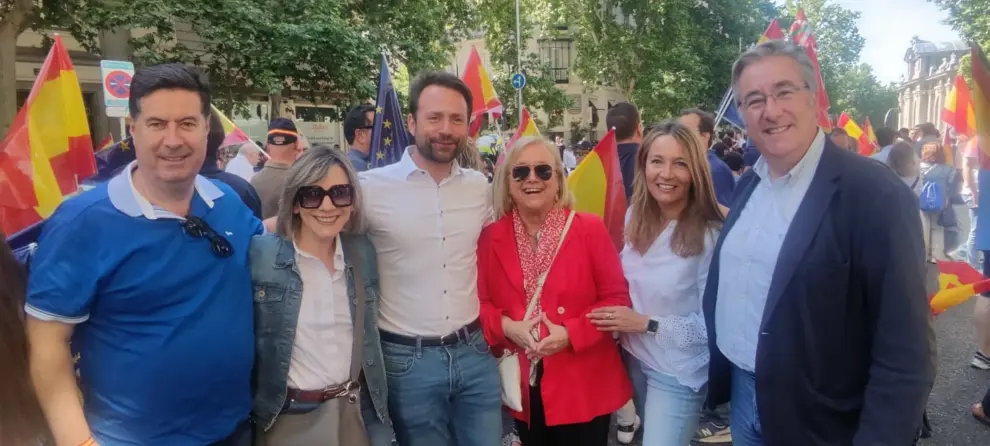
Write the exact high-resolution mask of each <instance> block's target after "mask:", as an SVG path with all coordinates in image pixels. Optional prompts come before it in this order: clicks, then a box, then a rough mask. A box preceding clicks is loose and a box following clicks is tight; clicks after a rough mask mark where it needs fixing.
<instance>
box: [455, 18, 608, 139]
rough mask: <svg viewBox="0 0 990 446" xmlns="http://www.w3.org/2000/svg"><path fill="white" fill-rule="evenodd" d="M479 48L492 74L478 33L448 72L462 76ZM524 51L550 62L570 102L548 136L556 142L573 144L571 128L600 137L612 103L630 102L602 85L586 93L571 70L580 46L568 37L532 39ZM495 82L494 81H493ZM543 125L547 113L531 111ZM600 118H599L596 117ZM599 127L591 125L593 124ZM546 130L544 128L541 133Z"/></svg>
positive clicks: (589, 136) (460, 49) (464, 44)
mask: <svg viewBox="0 0 990 446" xmlns="http://www.w3.org/2000/svg"><path fill="white" fill-rule="evenodd" d="M472 48H477V49H478V55H480V56H481V63H482V64H484V65H485V67H486V68H487V69H488V74H489V75H492V64H491V59H490V56H489V52H488V49H487V47H486V46H485V37H484V34H483V33H475V34H473V35H472V36H471V38H470V39H468V40H465V41H462V42H460V43H458V45H457V50H456V52H455V54H454V58H453V60H452V61H451V65H450V66H448V68H447V70H448V71H449V72H451V73H454V74H456V75H457V76H461V75H462V74H463V70H464V67H465V65H467V60H468V57H469V56H470V55H471V49H472ZM524 52H525V53H526V54H528V53H534V54H537V55H539V57H540V59H541V60H543V61H545V62H548V63H550V67H551V73H552V76H553V78H554V82H556V84H557V88H559V89H560V90H561V91H563V92H564V94H566V95H567V97H568V98H569V99H570V100H571V107H569V108H567V109H566V110H563V116H561V124H560V125H557V126H555V127H552V128H550V129H549V133H548V134H545V135H543V136H546V137H548V138H550V139H553V138H554V137H556V136H560V137H562V138H564V141H568V142H569V141H572V140H574V139H576V138H572V136H574V135H572V129H573V128H575V127H580V128H583V129H588V130H590V131H589V132H588V134H587V135H585V136H584V137H585V138H587V139H588V140H589V141H594V140H597V139H599V138H601V137H602V136H603V135H604V134H605V133H606V132H607V131H608V129H607V128H606V127H605V114H606V113H607V111H608V109H609V108H610V107H611V105H612V104H615V103H618V102H622V101H626V100H627V99H626V98H625V96H623V95H622V93H621V92H620V91H619V89H617V88H615V87H610V86H602V85H599V86H597V88H595V89H594V90H592V91H590V92H588V91H585V88H584V82H583V81H582V80H581V78H580V77H579V76H578V75H577V73H575V72H574V70H573V69H572V67H573V64H574V62H575V61H576V60H577V57H578V54H577V46H576V45H574V43H573V42H572V41H571V39H569V38H567V37H556V38H546V39H541V38H537V39H530V41H529V42H526V44H525V48H524ZM493 81H494V80H493ZM499 100H500V101H502V103H503V104H514V103H515V102H516V101H517V98H516V95H513V96H512V97H508V98H502V97H500V98H499ZM525 105H526V89H525V88H523V106H525ZM529 111H530V113H532V114H533V115H535V116H536V117H537V118H538V119H539V120H540V122H543V123H546V122H548V117H547V114H546V112H544V111H543V110H538V109H532V108H530V109H529ZM596 115H597V116H596ZM593 122H594V123H596V124H597V125H594V126H592V123H593ZM517 124H518V123H517V122H512V123H509V124H507V125H508V127H509V130H515V128H516V126H517ZM542 130H543V129H541V131H542Z"/></svg>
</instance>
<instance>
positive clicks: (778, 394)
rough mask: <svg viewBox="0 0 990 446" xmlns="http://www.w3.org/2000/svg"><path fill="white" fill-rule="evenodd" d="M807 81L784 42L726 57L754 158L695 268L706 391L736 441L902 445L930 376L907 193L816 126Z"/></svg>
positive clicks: (912, 432)
mask: <svg viewBox="0 0 990 446" xmlns="http://www.w3.org/2000/svg"><path fill="white" fill-rule="evenodd" d="M816 84H817V79H816V78H815V76H814V69H813V68H812V65H811V62H810V60H809V59H808V56H807V55H806V54H805V52H804V49H803V48H800V47H798V46H796V45H794V44H792V43H789V42H785V41H770V42H766V43H763V44H761V45H757V46H756V47H754V48H753V49H751V50H749V51H747V52H746V53H745V54H743V55H742V56H741V57H740V59H739V60H738V61H736V63H735V66H734V67H733V70H732V88H733V89H734V90H735V93H736V97H738V98H739V104H740V108H739V110H740V112H742V114H743V117H744V121H745V123H746V130H747V132H748V134H749V135H750V137H751V138H752V139H753V142H754V144H755V145H756V147H758V148H759V150H760V152H761V154H762V157H761V158H760V160H759V161H757V162H756V165H755V166H754V167H753V169H752V170H751V171H749V172H747V173H746V174H745V175H743V177H742V178H741V179H740V181H739V184H738V186H737V190H736V197H735V200H734V201H733V203H732V204H731V205H730V206H729V208H730V212H729V215H728V217H727V219H726V221H725V223H724V224H723V226H722V230H721V233H720V235H719V239H718V242H717V243H716V245H715V252H714V254H713V259H712V263H711V268H710V269H709V273H708V281H707V285H706V287H705V295H704V303H703V307H704V313H705V323H706V327H707V330H708V344H709V349H710V352H711V362H710V365H709V381H708V392H709V399H710V400H709V401H710V402H711V403H713V404H720V403H724V402H727V401H730V400H731V402H732V417H731V424H732V442H733V444H734V445H736V446H764V445H765V446H792V445H801V446H826V445H853V446H858V445H863V446H866V445H871V446H872V445H910V444H912V441H914V440H915V438H916V434H917V431H918V428H919V426H920V424H921V420H922V413H923V412H924V409H925V404H926V403H927V401H928V394H929V392H930V391H931V388H932V384H933V382H934V379H935V365H934V348H935V346H934V342H933V336H931V335H932V333H933V330H932V325H931V324H932V316H931V309H930V308H929V305H928V299H927V296H926V294H925V283H924V277H925V252H924V243H923V240H922V233H921V219H919V218H918V207H917V206H918V199H917V197H916V196H915V195H914V194H913V193H912V192H911V191H910V190H909V189H908V188H906V187H904V183H903V181H901V179H900V178H898V177H897V176H896V175H895V174H894V173H893V172H892V171H891V170H890V169H888V168H886V167H885V166H883V165H882V164H880V163H877V162H875V161H873V160H870V159H868V158H866V157H862V156H859V155H857V154H855V153H852V152H849V151H847V150H844V149H843V148H840V147H838V146H836V145H835V144H834V143H832V142H831V141H829V140H828V138H827V137H826V136H825V134H824V133H823V132H822V131H821V130H820V129H819V128H818V125H817V110H818V105H817V103H816V102H817V101H816V99H815V95H814V91H815V89H816ZM863 191H870V193H868V194H864V193H863Z"/></svg>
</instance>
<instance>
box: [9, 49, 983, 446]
mask: <svg viewBox="0 0 990 446" xmlns="http://www.w3.org/2000/svg"><path fill="white" fill-rule="evenodd" d="M816 82H817V79H816V77H815V76H814V70H813V69H812V68H811V62H810V61H809V60H808V58H807V55H806V54H805V51H804V50H803V49H802V48H799V47H797V46H795V45H793V44H791V43H788V42H783V41H771V42H767V43H763V44H760V45H758V46H755V47H753V48H752V49H750V50H749V51H747V52H746V53H744V54H743V55H742V56H741V57H740V58H739V59H738V60H737V61H736V63H735V64H734V67H733V72H732V88H733V89H734V92H735V94H736V97H738V98H739V102H738V106H739V110H740V113H741V114H742V116H743V118H744V121H745V124H746V129H745V131H746V135H747V140H746V142H745V144H742V143H741V141H740V137H739V136H737V135H723V139H722V141H721V142H719V141H714V142H715V144H713V140H714V139H717V136H718V135H717V132H716V123H715V122H714V119H713V117H712V116H711V115H710V114H708V113H706V112H704V111H702V110H697V109H690V110H685V111H684V112H683V113H681V115H680V116H678V117H674V118H672V119H670V120H668V121H665V122H662V123H657V124H652V125H648V126H644V125H643V123H642V121H641V118H640V116H639V112H638V110H637V109H636V107H635V106H634V105H633V104H629V103H620V104H616V105H615V106H614V107H612V108H611V109H610V110H609V112H608V116H607V117H606V125H608V126H609V127H610V128H615V134H616V139H617V141H618V157H619V161H620V165H621V172H622V180H623V183H624V185H625V189H626V190H625V192H626V195H627V198H628V203H629V208H628V211H627V214H626V223H625V244H624V247H622V249H620V250H616V248H615V246H614V245H613V243H612V242H611V240H610V237H609V234H608V231H607V229H606V227H605V224H604V223H603V222H602V220H601V219H600V218H599V217H597V216H595V215H590V214H584V213H580V212H574V211H573V210H572V209H571V208H572V206H573V197H572V195H571V194H570V192H569V191H568V188H567V181H566V179H565V176H566V172H567V169H568V167H567V163H568V161H565V158H566V157H565V156H564V154H563V153H562V151H561V150H560V148H559V147H558V146H557V145H556V144H554V143H551V142H549V141H545V140H543V139H541V138H538V137H524V138H521V139H520V140H518V141H516V142H515V143H514V144H513V145H512V146H511V147H509V148H508V149H507V152H506V156H505V158H506V159H505V162H504V164H502V165H500V166H498V167H497V168H495V169H494V172H492V174H493V177H492V182H491V184H489V179H488V178H486V176H485V175H484V174H483V173H482V172H481V171H480V170H481V169H482V166H483V161H482V157H481V155H480V154H479V153H478V151H477V150H476V149H473V146H472V144H471V143H470V142H469V137H468V124H469V117H470V116H471V104H472V98H471V92H470V90H469V89H468V88H467V86H465V84H464V83H463V82H462V81H461V80H459V79H458V78H456V77H455V76H453V75H451V74H449V73H445V72H428V73H422V74H420V75H419V76H417V77H416V78H415V79H414V80H413V81H412V83H411V85H410V92H409V107H408V111H409V116H408V123H407V124H408V129H409V132H410V134H411V135H412V136H413V140H414V144H413V145H412V146H410V147H409V148H408V149H407V150H406V151H405V152H404V154H403V155H402V158H401V159H400V160H399V162H397V163H395V164H391V165H388V166H385V167H380V168H376V169H370V170H369V169H368V164H369V157H370V156H371V154H370V146H371V130H372V125H371V124H372V122H373V119H374V108H372V107H370V106H361V107H357V108H355V109H354V110H352V111H351V112H350V113H349V114H348V116H347V117H346V119H345V122H344V133H345V137H346V139H347V142H348V145H349V148H348V151H346V152H345V151H341V150H338V149H335V148H332V147H329V146H325V145H315V146H313V147H308V146H307V145H303V144H301V143H300V135H299V132H298V131H297V129H296V128H295V126H294V124H293V123H292V121H291V120H274V121H272V123H271V126H270V130H269V132H268V135H267V140H266V144H265V146H266V147H265V152H266V153H267V155H268V156H269V157H270V158H269V159H267V160H265V162H264V167H263V168H262V169H261V170H260V171H258V172H255V171H254V170H255V169H253V168H252V167H253V166H255V165H256V164H258V163H259V162H260V159H259V158H258V156H259V155H258V153H257V151H252V149H251V148H250V147H248V148H245V147H244V146H242V147H241V148H240V149H239V150H238V153H237V154H236V155H234V156H233V157H232V158H230V159H228V160H221V158H223V157H218V150H217V148H218V147H219V142H217V141H216V134H217V131H218V130H217V129H218V128H221V127H220V126H219V125H218V124H217V123H216V120H215V119H211V114H210V102H211V97H210V88H209V85H208V83H207V82H206V81H205V79H204V78H203V77H202V76H201V75H200V74H199V73H198V72H197V71H195V70H193V69H191V68H189V67H187V66H185V65H182V64H163V65H154V66H148V67H144V68H141V69H139V70H138V71H137V72H136V73H135V75H134V78H133V81H132V84H131V96H130V111H131V115H132V121H131V128H130V130H131V135H132V137H133V149H134V153H135V156H136V159H135V161H133V162H132V163H130V164H129V165H128V166H127V167H126V168H124V169H123V170H122V171H121V173H119V174H118V175H116V176H114V177H113V178H112V179H110V180H109V181H108V182H106V183H103V184H100V185H98V186H96V187H95V188H94V189H92V190H89V191H87V192H85V193H83V194H81V195H80V196H78V197H74V198H72V199H69V200H67V201H65V202H64V203H63V204H62V205H61V206H60V207H59V209H58V210H57V211H56V212H55V213H54V214H53V215H52V216H51V217H50V218H49V219H48V220H47V221H46V223H45V226H44V229H43V232H42V235H41V238H40V240H39V242H38V248H37V251H36V252H35V253H34V257H33V259H32V260H31V263H30V265H29V271H28V274H27V276H26V279H25V275H24V273H23V270H22V268H21V266H20V265H18V264H16V262H15V261H14V260H13V258H12V257H11V256H10V254H9V252H8V251H9V249H8V248H7V247H6V246H5V247H4V248H3V250H4V252H3V253H0V281H2V283H4V284H5V286H4V287H3V289H2V290H0V297H2V298H3V299H2V301H0V304H2V305H3V306H4V308H3V309H2V310H3V311H0V333H2V335H3V336H2V337H0V358H2V361H3V363H4V364H5V365H4V366H3V367H0V370H3V374H4V376H5V378H6V379H4V380H3V381H0V382H2V383H3V384H2V385H3V386H4V389H3V391H2V392H0V443H2V444H4V445H6V444H12V445H21V444H37V443H38V442H39V441H46V442H50V443H51V444H55V445H59V446H63V445H68V446H76V445H84V446H89V445H94V444H99V445H104V446H117V445H142V446H144V445H196V446H204V445H216V446H249V445H252V444H262V445H273V446H282V445H285V446H296V445H300V446H301V445H314V444H320V445H341V446H361V445H369V446H389V445H392V444H393V442H396V443H397V444H399V445H401V446H445V445H450V446H454V445H458V446H498V445H501V444H514V445H525V446H565V445H566V446H581V445H588V446H605V445H606V444H607V443H608V441H609V430H610V421H611V419H612V416H613V413H617V416H616V418H617V420H618V424H619V435H620V438H619V440H620V442H622V443H628V442H630V441H632V440H633V438H634V437H636V436H641V437H642V442H643V443H642V444H644V445H647V446H684V445H687V444H689V443H690V442H691V441H692V439H699V438H698V437H714V436H716V435H723V434H725V433H727V432H731V441H732V443H733V444H735V445H738V446H758V445H767V446H778V445H779V446H791V445H809V446H813V445H853V444H864V445H880V444H883V445H911V444H913V443H914V442H915V441H917V438H918V432H919V429H920V428H921V427H922V420H923V413H924V411H925V405H926V403H927V400H928V395H929V392H930V390H931V388H932V385H933V382H934V379H935V340H934V334H933V333H934V332H933V328H932V315H931V311H930V308H929V306H928V300H927V298H926V292H925V269H926V264H927V262H926V260H928V259H929V258H932V257H934V258H936V259H938V258H940V255H947V254H952V253H951V252H948V253H947V251H950V250H952V249H954V248H955V247H956V245H957V244H958V243H957V242H952V241H951V240H950V239H951V236H950V235H948V234H950V233H951V232H952V231H951V230H949V229H948V228H950V227H954V226H952V225H951V224H950V223H949V217H946V216H943V215H944V214H946V213H948V212H950V211H951V209H952V208H951V204H950V200H949V191H951V190H952V188H953V187H954V186H953V184H956V183H957V182H958V180H957V179H956V178H955V177H954V176H953V175H952V174H950V173H947V172H948V171H946V170H945V169H943V168H941V167H939V166H940V165H944V164H945V160H944V159H943V158H940V155H939V154H940V153H943V152H942V151H941V150H940V149H941V147H940V146H938V143H937V142H936V143H935V144H936V146H937V147H938V149H939V150H935V149H932V147H935V146H931V145H929V144H930V143H929V142H928V141H925V142H924V143H922V144H921V146H920V147H921V151H920V152H919V153H917V154H916V153H915V146H914V145H912V144H908V143H897V144H894V143H893V141H892V139H891V140H890V141H889V142H890V143H891V144H889V147H884V149H883V150H882V151H881V152H880V153H879V154H878V155H877V157H878V158H882V159H881V161H884V162H878V161H877V160H876V159H870V158H868V157H864V156H860V155H858V154H856V153H852V152H850V151H849V150H847V149H846V147H845V146H842V145H840V144H837V143H836V142H835V141H834V140H833V138H836V137H838V134H837V133H836V134H834V135H826V134H825V133H824V132H823V131H822V130H821V129H819V127H818V126H817V118H816V110H817V105H816V103H815V95H814V92H815V91H816ZM221 130H222V128H221ZM880 133H881V132H878V137H879V136H880ZM220 136H221V137H222V133H221V134H220ZM221 139H222V138H221ZM719 144H722V146H719ZM713 145H714V146H719V147H716V150H709V148H712V146H713ZM904 147H907V148H908V149H909V150H904V149H903V148H904ZM753 154H755V156H754V155H753ZM916 156H917V159H918V160H920V161H917V166H915V165H914V164H915V163H916V161H915V160H916V158H915V157H916ZM962 158H964V159H965V160H967V161H966V163H967V164H966V167H967V169H970V168H975V166H977V164H972V163H978V162H982V161H983V159H982V156H981V155H980V154H979V153H978V152H973V153H971V154H966V155H964V156H963V157H962ZM238 159H241V162H239V161H238ZM740 161H741V162H740ZM740 164H741V166H740ZM221 165H222V166H223V167H224V169H221V168H220V166H221ZM237 165H240V166H241V167H235V166H237ZM953 172H954V171H953ZM985 172H990V170H979V177H980V178H982V177H983V175H984V174H985ZM224 174H227V175H224ZM919 177H920V179H919ZM962 177H963V182H964V183H965V184H967V186H968V187H967V191H968V192H967V193H968V196H969V197H970V200H971V203H972V204H971V205H970V206H971V207H973V208H977V203H978V202H979V198H978V188H977V187H974V186H975V184H976V182H975V179H974V178H973V175H972V172H968V173H964V174H963V175H962ZM987 179H988V180H990V177H987ZM914 183H921V188H920V190H912V189H917V187H912V186H914ZM943 189H944V190H943ZM938 190H942V194H943V195H942V196H943V197H944V198H943V201H944V203H943V207H942V209H939V210H932V211H925V210H922V209H921V208H923V207H924V206H923V205H921V204H919V203H925V202H926V200H925V197H929V198H933V199H934V198H935V197H936V196H937V195H938V194H937V193H936V192H937V191H938ZM926 191H927V192H926ZM983 208H988V209H990V204H988V205H987V206H984V207H983ZM919 212H920V214H919ZM974 215H978V212H977V213H975V214H974ZM988 218H990V217H988ZM981 221H990V220H988V219H983V220H981ZM974 226H975V225H974ZM937 227H941V228H943V229H944V230H943V231H942V232H941V234H939V235H938V236H936V230H935V229H934V228H937ZM923 228H924V229H923ZM975 231H976V232H975V233H974V234H975V239H976V240H975V245H976V246H975V247H971V248H966V249H975V250H977V251H979V250H981V249H983V248H984V246H982V245H980V243H984V242H987V243H990V239H988V240H986V241H984V240H982V239H981V238H980V234H981V233H980V232H979V230H975ZM936 238H940V239H942V240H950V241H949V242H944V241H943V244H942V246H940V247H936V246H938V243H937V242H936V241H935V239H936ZM933 247H936V248H933ZM985 248H987V249H990V246H986V247H985ZM966 249H964V250H963V251H960V252H967V251H966ZM926 251H927V253H928V254H927V255H926ZM972 260H973V261H974V262H975V261H976V259H972ZM984 267H985V265H984ZM7 284H13V285H12V286H7ZM249 296H250V297H249ZM987 300H988V299H981V302H983V303H985V302H986V301H987ZM983 308H985V307H983ZM984 311H985V310H984ZM983 330H984V332H983V333H984V336H986V330H987V328H986V327H985V326H984V328H983ZM987 347H990V346H987V345H986V344H983V346H982V347H981V350H980V352H979V353H978V355H981V356H977V357H974V366H975V365H976V361H977V359H980V357H982V359H981V360H986V356H985V355H986V354H987V353H990V348H987ZM500 358H503V359H501V361H502V362H501V363H500ZM505 358H514V359H513V360H512V361H508V360H507V359H505ZM507 364H508V365H510V367H506V365H507ZM985 364H986V367H985V368H990V361H986V362H985ZM32 384H33V385H32ZM31 390H33V391H31ZM517 399H518V401H517ZM988 400H990V392H988V395H987V397H986V398H985V399H984V402H983V403H984V406H985V405H987V404H990V401H988ZM517 404H518V405H517ZM509 406H514V407H516V409H510V408H509ZM982 407H983V406H980V405H975V406H974V407H973V411H974V416H977V417H978V418H982V419H983V420H984V421H990V420H988V419H987V417H986V413H985V412H983V409H982ZM726 417H727V421H726V419H725V418H726ZM699 424H700V425H701V426H700V429H699ZM701 439H702V440H705V438H701Z"/></svg>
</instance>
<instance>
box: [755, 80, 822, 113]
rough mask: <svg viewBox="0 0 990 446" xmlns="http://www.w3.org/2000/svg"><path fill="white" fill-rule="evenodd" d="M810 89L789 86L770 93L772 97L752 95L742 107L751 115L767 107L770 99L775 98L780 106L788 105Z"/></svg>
mask: <svg viewBox="0 0 990 446" xmlns="http://www.w3.org/2000/svg"><path fill="white" fill-rule="evenodd" d="M808 89H809V87H808V86H807V85H805V86H804V87H798V86H796V85H788V86H782V87H779V88H777V89H776V90H774V91H773V93H770V96H766V95H763V94H751V95H749V96H747V97H746V98H745V99H743V100H742V101H741V102H740V105H742V107H743V108H744V109H745V110H746V111H748V112H751V113H756V112H759V111H761V110H763V108H765V107H766V106H767V101H768V100H769V98H771V97H772V98H773V100H774V101H776V102H777V103H778V104H786V103H788V102H790V101H791V100H792V99H794V95H796V94H797V93H799V92H801V91H802V90H808Z"/></svg>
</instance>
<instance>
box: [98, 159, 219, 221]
mask: <svg viewBox="0 0 990 446" xmlns="http://www.w3.org/2000/svg"><path fill="white" fill-rule="evenodd" d="M137 167H138V165H137V161H136V160H135V161H131V163H130V164H128V165H127V167H126V168H125V169H124V170H122V171H121V172H120V173H119V174H117V176H115V177H113V178H111V179H110V182H109V183H108V184H107V195H108V196H109V197H110V203H111V204H113V207H115V208H117V210H118V211H120V212H123V213H124V214H125V215H127V216H129V217H142V216H143V217H144V218H147V219H148V220H156V219H158V218H159V217H161V216H162V215H161V214H160V213H158V212H157V211H156V210H155V207H154V206H153V205H152V204H151V202H150V201H148V199H147V198H145V197H144V196H142V195H141V193H140V192H138V190H137V189H136V188H135V187H134V175H133V172H134V169H136V168H137ZM193 184H194V187H195V190H196V193H197V194H199V197H200V198H202V199H203V202H205V203H206V205H207V206H209V207H210V208H212V207H213V201H214V200H216V199H218V198H220V197H222V196H223V191H222V190H220V188H219V187H217V186H216V185H215V184H213V182H211V181H210V180H209V179H207V178H206V177H204V176H202V175H196V180H195V183H193Z"/></svg>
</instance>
